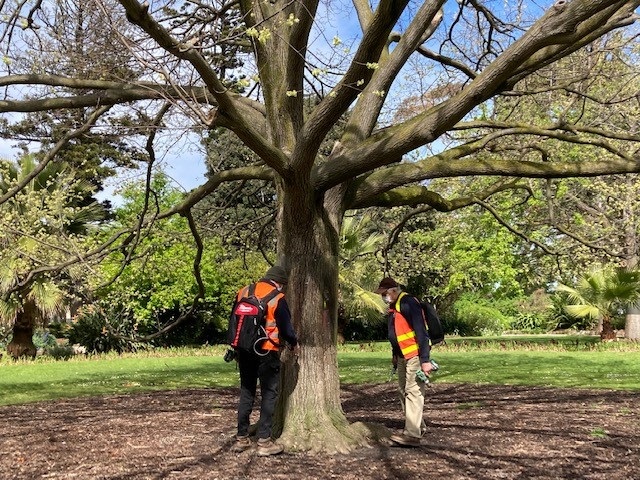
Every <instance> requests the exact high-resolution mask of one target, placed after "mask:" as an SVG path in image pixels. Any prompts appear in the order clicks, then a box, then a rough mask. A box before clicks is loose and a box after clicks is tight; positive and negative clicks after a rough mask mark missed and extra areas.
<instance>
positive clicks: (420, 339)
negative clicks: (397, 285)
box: [400, 295, 431, 373]
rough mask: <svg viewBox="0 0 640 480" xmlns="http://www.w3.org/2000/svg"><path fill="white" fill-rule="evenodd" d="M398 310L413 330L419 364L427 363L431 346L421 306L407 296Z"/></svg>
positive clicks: (416, 300)
mask: <svg viewBox="0 0 640 480" xmlns="http://www.w3.org/2000/svg"><path fill="white" fill-rule="evenodd" d="M400 310H401V313H402V316H403V317H404V318H406V319H407V321H408V322H409V323H410V324H411V328H413V331H414V332H415V333H416V342H417V343H418V354H419V356H420V363H421V364H425V363H429V356H430V354H431V345H430V344H429V333H428V332H427V325H426V322H425V319H424V314H423V311H422V305H420V302H419V301H418V299H417V298H415V297H411V296H409V295H407V296H405V297H404V298H403V299H402V301H401V304H400ZM425 373H426V372H425Z"/></svg>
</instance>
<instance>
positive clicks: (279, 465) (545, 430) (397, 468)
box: [0, 383, 640, 480]
mask: <svg viewBox="0 0 640 480" xmlns="http://www.w3.org/2000/svg"><path fill="white" fill-rule="evenodd" d="M342 398H343V407H344V411H345V413H346V414H347V417H348V418H349V419H350V420H351V421H365V422H373V423H379V424H383V425H384V426H386V427H388V428H390V429H393V430H396V429H401V428H402V422H403V417H402V413H401V412H400V410H399V402H398V399H397V396H396V391H395V387H394V385H392V384H391V383H388V384H383V385H364V386H363V385H360V386H353V385H347V386H344V387H343V390H342ZM236 402H237V390H236V389H219V388H215V389H199V390H187V391H184V390H183V391H172V392H155V393H148V394H138V395H129V396H107V397H96V398H81V399H73V400H64V401H56V402H42V403H34V404H27V405H19V406H8V407H0V478H1V479H4V480H9V479H76V478H77V479H105V480H107V479H108V480H125V479H165V478H167V479H225V480H232V479H254V478H255V479H258V478H260V479H263V480H267V479H290V478H303V479H307V478H318V479H320V478H322V479H324V478H327V479H329V478H337V479H409V478H410V479H413V480H415V479H418V478H430V477H434V478H439V479H474V480H476V479H496V478H507V479H542V478H544V479H551V478H558V479H560V478H562V479H607V480H613V479H640V394H638V393H637V392H618V391H603V390H571V389H551V388H528V387H511V386H487V385H453V384H444V383H437V384H433V387H432V388H431V389H430V390H429V399H428V404H427V407H426V408H425V418H426V420H427V425H428V426H429V433H428V434H427V436H426V437H425V438H424V439H423V445H422V447H420V448H418V449H404V448H397V447H389V446H386V445H375V446H373V447H371V448H364V449H359V450H357V451H355V452H353V453H352V454H350V455H334V456H321V455H316V456H312V455H308V454H300V453H284V454H282V455H279V456H277V457H271V458H260V457H257V456H256V455H255V453H254V452H253V451H248V452H243V453H240V454H237V453H231V452H230V451H229V447H230V446H231V444H232V437H233V434H234V433H235V432H234V429H235V413H236Z"/></svg>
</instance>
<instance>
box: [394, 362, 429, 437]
mask: <svg viewBox="0 0 640 480" xmlns="http://www.w3.org/2000/svg"><path fill="white" fill-rule="evenodd" d="M418 370H420V357H413V358H411V359H409V360H405V359H404V358H399V359H398V390H399V392H400V402H401V403H402V411H403V412H404V431H403V433H404V434H405V435H408V436H410V437H417V438H420V437H422V435H423V434H424V432H425V430H426V429H427V425H426V424H425V422H424V417H423V409H424V392H425V384H424V383H423V382H419V381H417V380H416V373H417V372H418Z"/></svg>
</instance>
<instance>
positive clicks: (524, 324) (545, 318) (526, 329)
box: [511, 312, 557, 333]
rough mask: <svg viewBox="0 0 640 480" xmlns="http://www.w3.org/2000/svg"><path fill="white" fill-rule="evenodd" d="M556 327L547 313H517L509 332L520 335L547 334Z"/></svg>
mask: <svg viewBox="0 0 640 480" xmlns="http://www.w3.org/2000/svg"><path fill="white" fill-rule="evenodd" d="M556 326H557V323H556V321H555V320H554V318H553V317H550V316H549V314H548V313H541V312H522V313H518V314H517V315H516V316H515V318H514V319H513V321H512V322H511V330H514V331H516V332H521V333H547V332H550V331H552V330H554V329H555V328H556Z"/></svg>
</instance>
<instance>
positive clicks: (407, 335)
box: [392, 292, 418, 360]
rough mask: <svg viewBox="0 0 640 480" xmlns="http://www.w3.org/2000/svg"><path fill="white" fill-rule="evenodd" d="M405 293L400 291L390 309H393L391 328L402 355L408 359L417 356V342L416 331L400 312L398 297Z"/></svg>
mask: <svg viewBox="0 0 640 480" xmlns="http://www.w3.org/2000/svg"><path fill="white" fill-rule="evenodd" d="M406 294H407V293H406V292H402V293H401V294H400V295H399V296H398V299H397V300H396V304H395V306H394V307H393V308H392V310H395V313H394V314H393V328H394V330H395V334H396V340H397V341H398V345H399V346H400V351H401V352H402V356H403V357H404V358H405V359H406V360H409V359H410V358H413V357H416V356H418V342H416V332H415V331H414V330H413V328H412V327H411V324H410V323H409V322H408V321H407V319H406V318H404V316H403V315H402V313H400V299H401V298H402V297H404V296H405V295H406Z"/></svg>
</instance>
